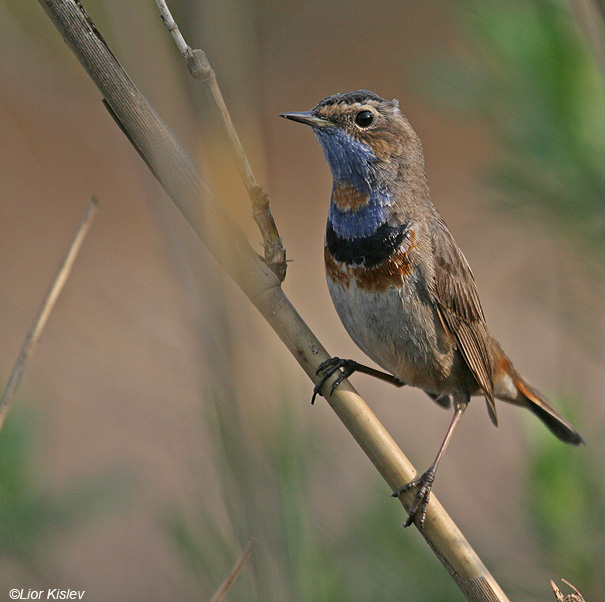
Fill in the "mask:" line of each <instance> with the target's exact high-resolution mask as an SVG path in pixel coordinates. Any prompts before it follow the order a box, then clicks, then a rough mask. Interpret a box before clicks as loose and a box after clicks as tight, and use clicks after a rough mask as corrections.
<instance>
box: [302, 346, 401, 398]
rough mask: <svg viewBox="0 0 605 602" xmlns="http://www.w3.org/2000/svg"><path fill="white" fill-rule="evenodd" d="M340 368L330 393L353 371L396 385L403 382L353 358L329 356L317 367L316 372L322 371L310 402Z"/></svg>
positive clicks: (399, 385) (398, 385)
mask: <svg viewBox="0 0 605 602" xmlns="http://www.w3.org/2000/svg"><path fill="white" fill-rule="evenodd" d="M340 369H342V372H341V373H340V375H339V376H338V378H337V379H336V380H335V381H334V383H333V384H332V388H331V389H330V395H332V393H334V389H336V387H338V385H339V384H340V383H341V382H342V381H343V380H344V379H345V378H348V377H349V376H351V374H353V373H354V372H362V373H363V374H368V375H369V376H374V377H375V378H380V379H381V380H384V381H386V382H388V383H391V384H392V385H395V386H396V387H402V386H403V385H404V384H405V383H403V382H401V381H400V380H399V379H398V378H397V377H396V376H393V375H392V374H388V373H387V372H382V371H381V370H376V369H375V368H370V367H369V366H364V365H363V364H360V363H359V362H356V361H355V360H343V359H340V358H339V357H331V358H330V359H328V360H326V361H325V362H322V363H321V364H320V365H319V368H318V369H317V372H316V374H319V373H320V372H323V374H322V375H321V378H320V379H319V381H318V382H317V384H316V385H315V387H313V397H312V398H311V403H315V398H316V397H317V395H318V394H319V393H320V392H321V388H322V387H323V386H324V384H325V382H326V381H327V380H328V378H330V376H332V374H334V373H335V372H336V371H337V370H340Z"/></svg>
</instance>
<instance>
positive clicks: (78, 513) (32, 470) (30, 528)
mask: <svg viewBox="0 0 605 602" xmlns="http://www.w3.org/2000/svg"><path fill="white" fill-rule="evenodd" d="M41 455H42V454H41V429H40V428H39V423H38V421H37V420H36V417H35V416H34V415H33V414H32V412H28V413H24V412H21V411H19V409H18V408H17V409H16V410H13V411H12V412H11V414H10V415H9V417H8V418H7V420H6V423H5V425H4V428H3V429H2V432H1V433H0V558H2V560H3V561H4V562H10V563H11V564H12V565H14V566H19V567H20V568H21V569H22V570H24V571H26V572H28V573H30V574H31V575H32V576H33V577H35V578H37V579H40V580H42V581H41V582H44V580H45V579H46V580H48V579H49V578H51V577H56V574H55V569H54V567H53V562H52V549H53V546H54V545H55V543H56V542H57V541H59V540H60V539H61V538H63V537H65V536H66V535H67V534H69V533H70V532H71V531H73V530H75V529H77V528H78V527H80V526H81V525H82V524H83V523H85V522H86V521H88V520H90V519H91V518H93V517H95V516H98V515H99V514H100V513H102V512H105V511H108V510H112V509H115V507H116V504H117V503H118V502H119V501H120V500H121V499H123V494H124V493H125V492H126V488H125V484H126V481H125V479H122V478H120V477H119V475H118V474H117V473H115V472H112V473H108V474H105V475H93V476H84V477H81V478H78V480H77V482H73V483H67V484H66V485H64V486H63V487H62V489H61V490H60V491H57V488H56V487H54V486H52V484H49V483H48V482H45V479H44V478H43V468H42V466H41V463H40V461H39V459H40V457H41ZM13 585H14V584H13ZM28 585H30V586H31V585H32V584H31V582H30V583H29V584H28Z"/></svg>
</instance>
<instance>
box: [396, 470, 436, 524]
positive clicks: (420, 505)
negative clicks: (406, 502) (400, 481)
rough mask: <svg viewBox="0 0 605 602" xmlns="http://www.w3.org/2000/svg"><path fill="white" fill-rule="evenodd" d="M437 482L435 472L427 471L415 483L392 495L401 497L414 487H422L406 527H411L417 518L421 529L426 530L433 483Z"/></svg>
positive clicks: (409, 514) (410, 511) (410, 510)
mask: <svg viewBox="0 0 605 602" xmlns="http://www.w3.org/2000/svg"><path fill="white" fill-rule="evenodd" d="M434 481H435V471H434V470H432V469H429V470H427V471H426V472H425V473H424V474H423V475H422V476H420V477H419V478H418V479H415V480H414V481H411V482H410V483H408V484H407V485H404V486H403V487H402V488H401V489H397V491H394V492H393V493H392V496H393V497H399V496H400V495H401V494H402V493H405V492H406V491H410V490H411V489H414V487H418V486H419V487H420V488H419V489H418V492H417V493H416V498H415V499H414V503H413V504H412V506H411V508H410V509H409V511H408V518H407V520H406V521H405V523H404V524H403V526H404V527H409V526H410V525H411V524H412V523H413V522H414V520H415V519H416V517H418V525H419V526H420V528H421V529H424V520H425V518H426V510H427V508H428V505H429V499H430V497H431V489H432V488H433V482H434Z"/></svg>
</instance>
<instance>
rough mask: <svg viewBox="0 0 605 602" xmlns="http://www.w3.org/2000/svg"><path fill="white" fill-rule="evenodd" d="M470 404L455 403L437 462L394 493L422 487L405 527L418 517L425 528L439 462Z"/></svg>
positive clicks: (396, 495)
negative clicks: (452, 415)
mask: <svg viewBox="0 0 605 602" xmlns="http://www.w3.org/2000/svg"><path fill="white" fill-rule="evenodd" d="M467 404H468V396H467V397H466V399H465V400H464V401H463V402H460V401H459V400H456V402H455V408H456V409H455V411H454V417H453V418H452V422H451V423H450V426H449V428H448V429H447V433H446V434H445V439H444V440H443V443H442V444H441V447H440V448H439V452H438V453H437V457H436V458H435V461H434V462H433V463H432V464H431V466H430V467H429V469H428V470H427V471H426V472H425V473H424V474H423V475H422V476H420V477H419V478H417V479H415V480H414V481H411V482H410V483H408V484H407V485H404V486H403V487H402V488H401V489H397V491H394V492H393V494H392V495H393V497H399V496H400V495H401V494H402V493H405V492H406V491H410V489H413V488H414V487H418V486H419V487H420V488H419V489H418V492H417V493H416V498H415V499H414V503H413V504H412V507H411V508H410V509H409V511H408V512H409V516H408V518H407V520H406V521H405V523H404V525H403V526H404V527H409V526H410V525H411V524H412V523H413V522H414V519H415V518H416V517H417V516H418V524H419V525H420V528H421V529H422V528H424V519H425V518H426V510H427V507H428V505H429V498H430V497H431V489H432V487H433V481H434V480H435V472H436V471H437V466H439V462H441V458H443V454H444V453H445V450H446V449H447V446H448V445H449V442H450V440H451V438H452V435H453V434H454V431H455V430H456V426H457V425H458V422H459V421H460V418H461V417H462V414H464V410H466V406H467Z"/></svg>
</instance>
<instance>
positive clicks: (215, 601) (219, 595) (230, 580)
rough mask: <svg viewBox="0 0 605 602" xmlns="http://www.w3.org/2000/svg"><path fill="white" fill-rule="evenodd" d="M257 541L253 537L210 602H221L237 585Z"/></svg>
mask: <svg viewBox="0 0 605 602" xmlns="http://www.w3.org/2000/svg"><path fill="white" fill-rule="evenodd" d="M256 541H257V540H256V538H254V537H253V538H252V539H251V540H250V541H249V542H248V545H247V546H246V547H245V548H244V550H243V552H242V553H241V554H240V555H239V558H238V559H237V560H236V561H235V564H234V565H233V568H232V569H231V572H230V573H229V574H228V575H227V577H226V578H225V580H224V581H223V582H222V583H221V585H220V586H219V588H218V589H217V590H216V593H215V594H214V596H212V599H211V600H210V602H220V601H221V600H222V599H223V597H224V596H225V594H226V593H227V592H228V591H229V588H230V587H231V586H232V585H233V584H234V583H235V580H236V579H237V576H238V575H239V572H240V571H241V570H242V567H243V566H244V564H245V563H246V560H248V558H250V554H252V550H253V548H254V546H255V545H256Z"/></svg>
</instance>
